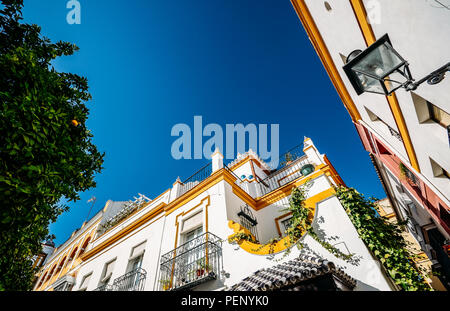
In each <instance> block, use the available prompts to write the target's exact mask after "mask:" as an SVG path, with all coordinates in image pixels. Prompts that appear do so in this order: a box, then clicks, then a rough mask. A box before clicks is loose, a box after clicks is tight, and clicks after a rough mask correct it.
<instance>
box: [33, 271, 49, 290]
mask: <svg viewBox="0 0 450 311" xmlns="http://www.w3.org/2000/svg"><path fill="white" fill-rule="evenodd" d="M47 274H48V271H47V272H45V273H44V275H43V276H42V278H41V281H40V282H39V285H38V286H37V287H36V288H38V287H40V286H41V285H42V283H44V281H45V279H46V277H47Z"/></svg>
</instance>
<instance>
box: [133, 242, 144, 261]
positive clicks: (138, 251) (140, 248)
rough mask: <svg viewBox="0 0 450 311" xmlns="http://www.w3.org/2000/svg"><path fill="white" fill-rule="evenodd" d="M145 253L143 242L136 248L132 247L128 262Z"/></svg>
mask: <svg viewBox="0 0 450 311" xmlns="http://www.w3.org/2000/svg"><path fill="white" fill-rule="evenodd" d="M144 251H145V242H143V243H141V244H139V245H138V246H135V247H133V250H132V251H131V256H130V259H129V260H132V259H134V258H137V257H139V256H141V255H142V254H143V253H144Z"/></svg>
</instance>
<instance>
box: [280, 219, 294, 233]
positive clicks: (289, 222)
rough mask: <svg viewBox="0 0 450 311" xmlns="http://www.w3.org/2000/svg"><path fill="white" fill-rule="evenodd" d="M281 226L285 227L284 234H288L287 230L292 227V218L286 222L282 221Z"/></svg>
mask: <svg viewBox="0 0 450 311" xmlns="http://www.w3.org/2000/svg"><path fill="white" fill-rule="evenodd" d="M281 224H282V225H283V228H284V230H283V232H286V231H287V229H289V228H290V227H291V225H292V216H291V217H289V218H286V219H285V220H282V221H281Z"/></svg>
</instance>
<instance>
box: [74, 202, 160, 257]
mask: <svg viewBox="0 0 450 311" xmlns="http://www.w3.org/2000/svg"><path fill="white" fill-rule="evenodd" d="M165 206H166V204H165V203H164V202H161V204H159V205H157V206H156V207H155V208H153V209H151V210H150V211H149V212H148V213H146V214H144V215H143V216H142V217H140V218H139V219H136V220H135V221H133V222H132V223H131V224H129V225H128V226H127V227H125V228H123V229H122V230H120V231H119V232H117V233H116V234H114V235H113V236H111V237H110V238H108V239H107V240H106V241H103V242H102V243H100V244H99V245H97V246H96V247H94V248H93V249H91V250H89V251H88V252H85V253H84V254H82V255H81V257H80V258H81V260H82V261H86V260H87V259H89V258H91V257H92V256H94V255H95V254H97V253H99V252H100V251H101V250H103V249H105V248H106V247H108V246H109V245H112V244H113V243H115V242H117V241H118V240H120V239H121V238H123V237H124V236H126V235H127V234H128V233H130V232H131V231H133V230H135V229H136V228H138V227H140V226H141V225H143V224H144V223H146V222H147V221H148V220H150V219H152V218H154V217H156V216H157V215H159V214H160V213H162V212H163V211H164V207H165Z"/></svg>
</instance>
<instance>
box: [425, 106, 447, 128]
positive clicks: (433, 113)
mask: <svg viewBox="0 0 450 311" xmlns="http://www.w3.org/2000/svg"><path fill="white" fill-rule="evenodd" d="M427 106H428V112H429V114H430V119H431V120H433V121H434V122H436V123H439V124H440V125H442V126H443V127H445V128H447V127H448V126H450V114H448V113H447V112H445V111H444V110H442V109H440V108H438V107H436V106H435V105H433V104H432V103H430V102H429V101H427Z"/></svg>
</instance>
